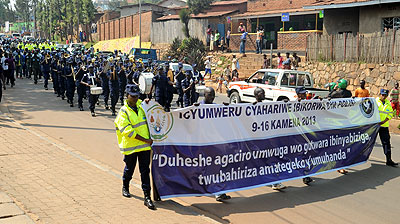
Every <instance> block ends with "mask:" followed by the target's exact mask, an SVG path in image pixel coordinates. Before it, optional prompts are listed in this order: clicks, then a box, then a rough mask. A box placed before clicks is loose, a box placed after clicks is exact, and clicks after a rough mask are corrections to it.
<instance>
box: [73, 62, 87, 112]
mask: <svg viewBox="0 0 400 224" xmlns="http://www.w3.org/2000/svg"><path fill="white" fill-rule="evenodd" d="M72 69H73V70H72V72H73V73H74V75H75V86H76V93H77V94H78V107H79V110H80V111H83V98H84V96H85V92H86V88H85V87H86V86H84V85H82V83H81V80H82V78H83V75H84V74H85V73H86V72H87V70H86V68H85V66H84V65H83V64H82V62H80V61H79V62H78V64H76V66H74V67H73V68H72Z"/></svg>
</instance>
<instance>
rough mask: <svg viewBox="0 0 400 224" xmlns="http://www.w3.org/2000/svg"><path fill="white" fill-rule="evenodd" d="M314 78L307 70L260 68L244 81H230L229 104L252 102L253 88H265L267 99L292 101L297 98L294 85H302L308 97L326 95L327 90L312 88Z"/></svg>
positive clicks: (253, 98)
mask: <svg viewBox="0 0 400 224" xmlns="http://www.w3.org/2000/svg"><path fill="white" fill-rule="evenodd" d="M313 85H314V80H313V77H312V75H311V74H310V73H309V72H304V71H296V70H283V69H260V70H258V71H257V72H256V73H254V74H253V75H251V76H250V78H248V79H246V80H245V81H238V82H231V83H229V85H228V97H229V99H230V100H229V101H230V103H231V104H235V103H241V102H254V101H255V97H254V90H255V89H256V88H257V87H260V88H263V89H264V90H265V98H266V100H269V101H283V100H289V101H293V100H296V99H297V95H296V91H295V89H296V87H300V86H304V87H305V88H306V90H307V92H308V96H309V97H314V96H320V97H322V98H323V97H327V96H328V94H329V91H328V90H324V89H317V88H313Z"/></svg>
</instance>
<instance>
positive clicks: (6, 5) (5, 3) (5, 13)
mask: <svg viewBox="0 0 400 224" xmlns="http://www.w3.org/2000/svg"><path fill="white" fill-rule="evenodd" d="M14 20H15V16H14V12H13V10H12V8H11V7H10V0H0V23H1V24H4V22H6V21H10V22H13V21H14Z"/></svg>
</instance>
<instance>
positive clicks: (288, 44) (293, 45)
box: [278, 32, 310, 51]
mask: <svg viewBox="0 0 400 224" xmlns="http://www.w3.org/2000/svg"><path fill="white" fill-rule="evenodd" d="M308 35H310V32H293V33H292V32H287V33H285V32H278V49H282V50H295V51H305V50H306V48H307V36H308Z"/></svg>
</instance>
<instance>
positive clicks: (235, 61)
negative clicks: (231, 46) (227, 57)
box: [232, 55, 239, 80]
mask: <svg viewBox="0 0 400 224" xmlns="http://www.w3.org/2000/svg"><path fill="white" fill-rule="evenodd" d="M232 57H233V58H232V80H233V79H235V77H236V78H238V77H239V72H238V69H239V68H238V65H239V59H238V58H236V55H232Z"/></svg>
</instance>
